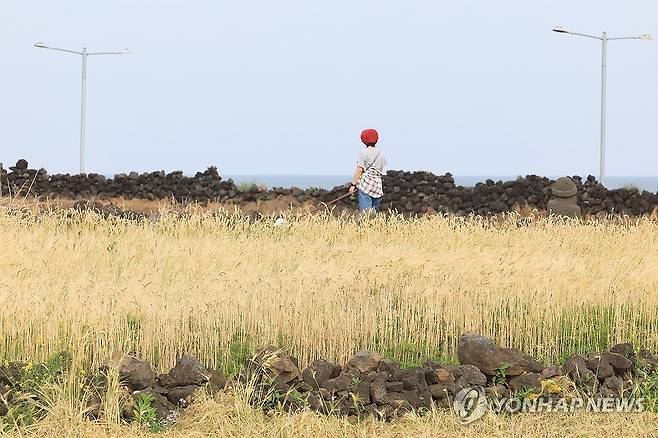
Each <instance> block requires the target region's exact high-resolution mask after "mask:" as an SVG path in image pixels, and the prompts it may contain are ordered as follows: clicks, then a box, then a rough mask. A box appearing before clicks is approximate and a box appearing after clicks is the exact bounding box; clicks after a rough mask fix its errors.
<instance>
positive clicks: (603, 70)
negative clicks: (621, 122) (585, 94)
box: [553, 26, 653, 184]
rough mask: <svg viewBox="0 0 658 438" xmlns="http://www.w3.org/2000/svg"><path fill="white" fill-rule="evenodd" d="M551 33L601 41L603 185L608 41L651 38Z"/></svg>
mask: <svg viewBox="0 0 658 438" xmlns="http://www.w3.org/2000/svg"><path fill="white" fill-rule="evenodd" d="M553 32H557V33H566V34H569V35H575V36H581V37H586V38H594V39H596V40H600V41H601V45H602V55H601V152H600V153H601V156H600V163H599V165H600V168H599V182H600V183H601V184H605V140H606V139H605V134H606V111H607V93H608V91H607V82H608V41H612V40H652V39H653V37H652V36H651V35H649V34H647V33H645V34H642V35H639V36H631V37H616V38H610V37H608V34H607V33H606V32H603V34H602V35H601V36H600V37H599V36H595V35H587V34H583V33H576V32H571V31H570V30H568V29H565V28H564V27H561V26H556V27H554V28H553Z"/></svg>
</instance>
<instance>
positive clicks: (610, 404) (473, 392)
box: [453, 387, 644, 424]
mask: <svg viewBox="0 0 658 438" xmlns="http://www.w3.org/2000/svg"><path fill="white" fill-rule="evenodd" d="M453 410H454V412H455V415H457V417H459V421H460V422H461V423H462V424H470V423H472V422H474V421H476V420H479V419H480V418H482V417H484V415H485V414H486V413H487V412H492V413H494V414H502V413H507V414H517V413H543V412H549V413H552V412H553V413H554V412H575V411H585V412H599V413H621V412H624V413H639V412H644V398H642V397H639V398H613V397H598V398H578V397H568V398H567V397H559V398H555V397H539V396H537V397H534V398H532V397H510V398H501V399H490V400H489V399H487V397H486V393H485V391H484V388H482V387H471V388H464V389H462V390H461V391H459V392H458V393H457V394H456V395H455V398H454V401H453Z"/></svg>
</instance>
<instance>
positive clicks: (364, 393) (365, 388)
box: [356, 382, 370, 405]
mask: <svg viewBox="0 0 658 438" xmlns="http://www.w3.org/2000/svg"><path fill="white" fill-rule="evenodd" d="M356 391H357V394H358V396H359V401H360V402H361V404H363V405H369V404H370V384H369V383H368V382H360V383H359V385H358V386H357V390H356Z"/></svg>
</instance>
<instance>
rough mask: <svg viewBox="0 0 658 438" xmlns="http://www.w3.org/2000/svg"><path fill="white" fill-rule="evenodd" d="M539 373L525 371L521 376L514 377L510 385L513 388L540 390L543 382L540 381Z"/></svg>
mask: <svg viewBox="0 0 658 438" xmlns="http://www.w3.org/2000/svg"><path fill="white" fill-rule="evenodd" d="M539 377H540V376H539V374H536V373H525V374H521V375H520V376H516V377H512V378H511V379H510V381H509V386H510V388H512V389H513V390H515V391H517V390H532V391H539V390H540V389H541V383H540V382H539Z"/></svg>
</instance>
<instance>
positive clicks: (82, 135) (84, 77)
mask: <svg viewBox="0 0 658 438" xmlns="http://www.w3.org/2000/svg"><path fill="white" fill-rule="evenodd" d="M34 47H38V48H40V49H50V50H58V51H60V52H66V53H73V54H75V55H80V56H82V93H81V94H82V96H81V99H80V100H81V104H80V106H81V109H80V173H81V174H82V173H85V106H86V100H87V56H89V55H125V54H128V53H132V52H131V51H130V50H128V49H121V50H110V51H107V52H88V51H87V48H86V47H83V48H82V51H78V50H69V49H60V48H58V47H50V46H47V45H46V44H44V43H41V42H39V43H35V44H34Z"/></svg>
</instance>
